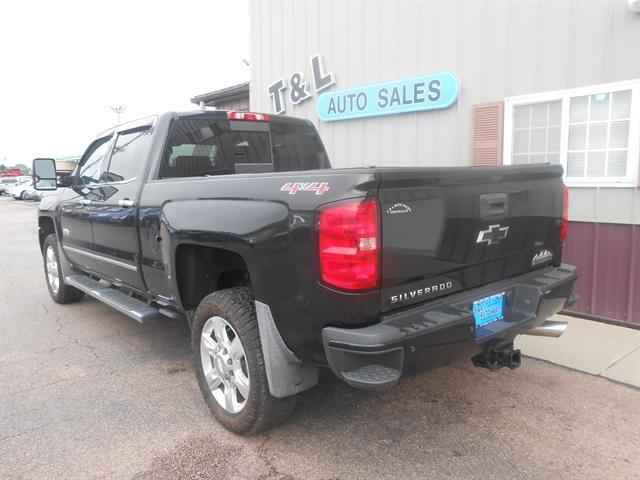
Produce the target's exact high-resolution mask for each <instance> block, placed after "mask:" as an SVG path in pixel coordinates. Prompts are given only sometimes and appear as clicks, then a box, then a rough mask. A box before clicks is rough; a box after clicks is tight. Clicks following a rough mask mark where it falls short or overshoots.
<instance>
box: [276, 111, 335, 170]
mask: <svg viewBox="0 0 640 480" xmlns="http://www.w3.org/2000/svg"><path fill="white" fill-rule="evenodd" d="M271 142H272V144H273V161H274V163H275V170H276V171H279V172H286V171H292V170H317V169H321V168H331V164H330V163H329V159H328V157H327V153H326V152H325V150H324V145H322V141H321V140H320V136H319V135H318V132H316V130H315V128H313V127H312V126H311V125H308V124H300V123H293V122H291V123H288V122H287V123H285V122H282V123H280V122H273V123H272V124H271Z"/></svg>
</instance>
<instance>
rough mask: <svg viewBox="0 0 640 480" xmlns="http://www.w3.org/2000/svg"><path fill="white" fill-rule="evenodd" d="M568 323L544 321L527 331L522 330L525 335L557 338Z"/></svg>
mask: <svg viewBox="0 0 640 480" xmlns="http://www.w3.org/2000/svg"><path fill="white" fill-rule="evenodd" d="M568 325H569V324H568V323H567V322H552V321H546V322H544V323H543V324H542V325H540V326H539V327H536V328H533V329H531V330H529V331H528V332H524V334H525V335H535V336H537V337H554V338H558V337H559V336H560V335H562V334H563V333H564V332H565V330H566V329H567V326H568Z"/></svg>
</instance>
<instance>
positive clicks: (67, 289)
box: [42, 233, 84, 303]
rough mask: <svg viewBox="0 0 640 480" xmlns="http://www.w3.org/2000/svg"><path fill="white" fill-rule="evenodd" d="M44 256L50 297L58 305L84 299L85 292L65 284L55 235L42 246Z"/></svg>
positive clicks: (48, 237) (50, 235)
mask: <svg viewBox="0 0 640 480" xmlns="http://www.w3.org/2000/svg"><path fill="white" fill-rule="evenodd" d="M42 254H43V256H44V275H45V277H46V279H47V287H48V288H49V295H51V298H53V301H54V302H56V303H73V302H77V301H79V300H81V299H82V297H83V296H84V292H82V291H81V290H78V289H77V288H74V287H72V286H70V285H67V284H66V283H64V278H63V276H62V269H61V268H60V257H59V256H58V255H59V254H58V240H57V239H56V235H55V233H51V234H49V235H47V238H45V239H44V242H43V244H42Z"/></svg>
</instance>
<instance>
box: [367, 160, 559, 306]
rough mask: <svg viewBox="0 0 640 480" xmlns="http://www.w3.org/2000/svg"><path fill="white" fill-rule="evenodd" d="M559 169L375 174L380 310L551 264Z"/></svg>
mask: <svg viewBox="0 0 640 480" xmlns="http://www.w3.org/2000/svg"><path fill="white" fill-rule="evenodd" d="M562 189H563V184H562V167H560V166H558V165H523V166H504V167H470V168H469V167H467V168H389V169H381V183H380V189H379V196H380V202H381V224H382V263H381V265H382V279H381V294H382V308H383V311H389V310H392V309H395V308H401V307H404V306H407V305H412V304H415V303H420V302H424V301H427V300H429V299H432V298H437V297H441V296H443V295H448V294H450V293H453V292H457V291H460V290H465V289H469V288H474V287H478V286H481V285H484V284H486V283H490V282H494V281H497V280H499V279H502V278H506V277H511V276H514V275H519V274H522V273H526V272H528V271H530V270H532V269H536V268H541V267H543V266H545V265H549V264H559V263H560V261H561V255H562V243H561V240H560V230H561V227H562V223H563V220H562V211H563V191H562Z"/></svg>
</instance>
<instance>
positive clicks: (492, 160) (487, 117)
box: [471, 101, 504, 165]
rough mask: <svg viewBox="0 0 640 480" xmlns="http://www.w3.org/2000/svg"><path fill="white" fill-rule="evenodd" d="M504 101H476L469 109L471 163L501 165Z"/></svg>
mask: <svg viewBox="0 0 640 480" xmlns="http://www.w3.org/2000/svg"><path fill="white" fill-rule="evenodd" d="M503 123H504V102H502V101H500V102H491V103H478V104H476V105H473V107H472V109H471V164H472V165H502V126H503Z"/></svg>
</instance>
